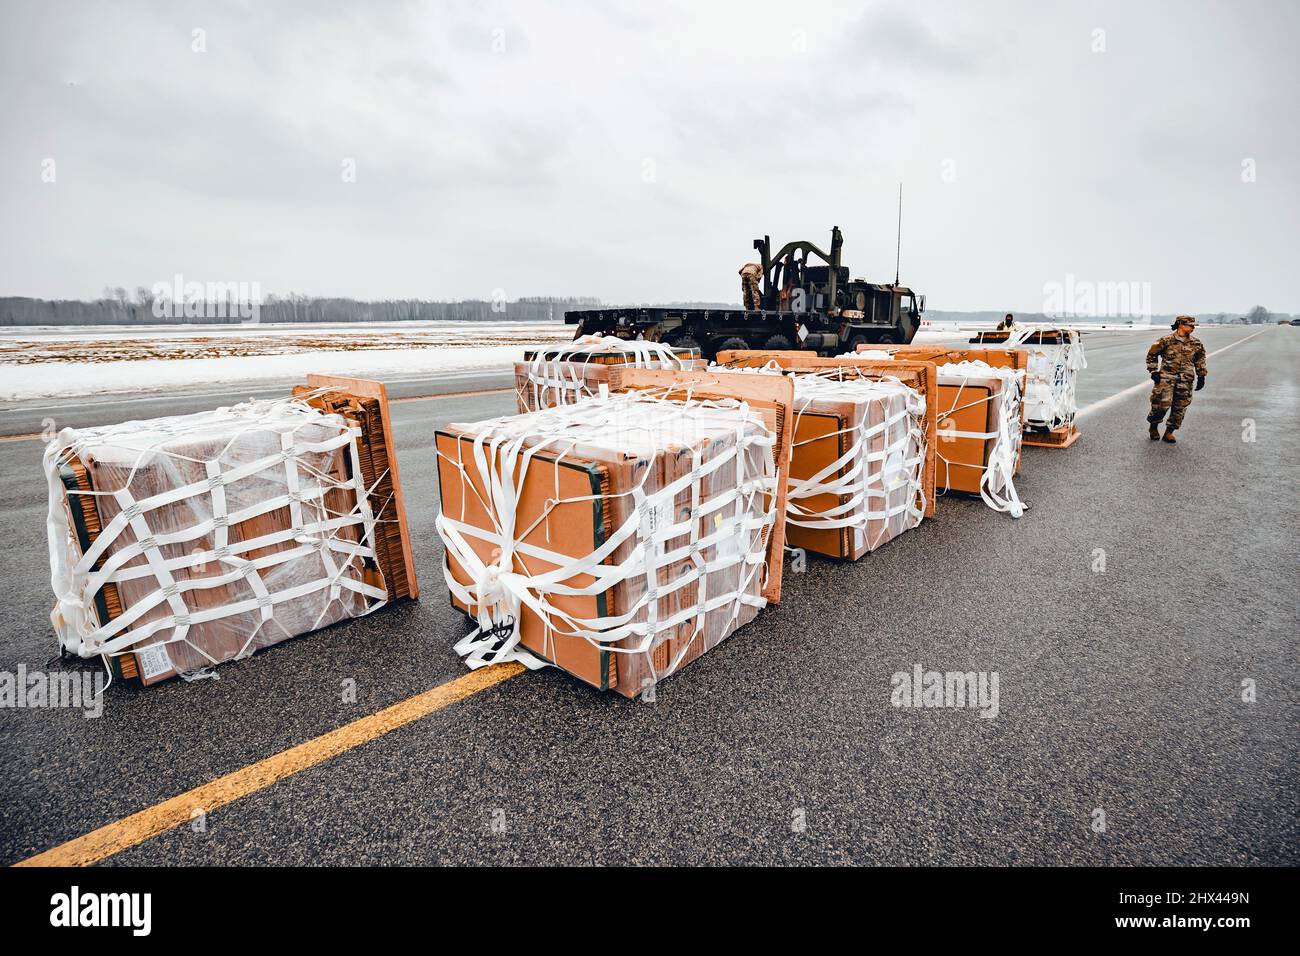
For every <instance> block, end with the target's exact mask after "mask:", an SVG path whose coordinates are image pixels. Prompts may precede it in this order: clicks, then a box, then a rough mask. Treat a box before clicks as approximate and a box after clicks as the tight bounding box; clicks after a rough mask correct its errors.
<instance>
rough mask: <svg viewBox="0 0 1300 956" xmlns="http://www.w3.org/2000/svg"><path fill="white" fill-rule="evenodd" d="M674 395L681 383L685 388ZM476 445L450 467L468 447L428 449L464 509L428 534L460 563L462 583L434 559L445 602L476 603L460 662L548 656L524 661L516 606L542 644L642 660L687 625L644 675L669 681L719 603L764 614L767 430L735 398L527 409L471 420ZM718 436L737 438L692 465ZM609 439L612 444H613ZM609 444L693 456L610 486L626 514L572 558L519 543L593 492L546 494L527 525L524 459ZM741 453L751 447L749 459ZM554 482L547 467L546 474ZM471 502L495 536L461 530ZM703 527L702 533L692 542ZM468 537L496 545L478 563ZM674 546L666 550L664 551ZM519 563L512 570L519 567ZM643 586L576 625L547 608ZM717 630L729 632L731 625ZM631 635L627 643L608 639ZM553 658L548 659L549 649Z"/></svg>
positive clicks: (630, 398) (625, 399) (533, 664)
mask: <svg viewBox="0 0 1300 956" xmlns="http://www.w3.org/2000/svg"><path fill="white" fill-rule="evenodd" d="M683 388H685V387H683ZM473 427H474V428H475V429H476V430H477V431H476V434H475V435H474V441H473V459H472V460H471V461H464V460H461V457H460V456H461V449H462V448H463V447H464V445H465V442H463V441H457V443H456V448H457V456H458V457H457V458H455V459H452V458H450V457H448V456H447V455H445V454H443V453H442V452H441V451H440V452H439V457H440V458H441V459H442V460H444V461H446V462H448V463H449V464H450V465H451V466H452V467H454V468H455V469H456V470H457V471H458V473H459V474H460V479H461V502H462V506H461V510H462V514H461V515H460V516H459V517H453V516H451V515H449V514H447V513H446V512H445V511H443V512H440V513H439V515H438V517H437V519H436V527H437V529H438V535H439V537H441V539H442V541H443V543H444V544H445V545H446V547H447V551H448V552H449V554H450V555H454V557H455V559H456V561H457V562H458V563H459V565H460V567H461V568H462V569H464V570H465V571H466V572H467V573H468V574H469V576H470V577H471V578H472V579H473V580H472V581H471V582H470V583H468V584H462V583H461V582H459V581H457V580H456V579H455V577H454V576H453V575H452V572H451V568H450V566H449V564H448V563H447V562H446V561H444V564H443V575H444V577H445V579H446V582H447V587H448V588H449V589H450V590H451V593H452V595H453V596H454V597H456V598H457V599H459V600H460V601H461V602H463V603H464V604H465V605H466V606H467V607H471V608H474V609H475V616H476V619H477V623H478V627H477V628H476V629H475V630H474V631H473V632H471V633H470V634H468V635H467V636H466V637H464V638H463V639H462V640H460V641H459V642H458V643H457V644H456V645H455V650H456V653H458V654H460V655H461V656H462V657H464V659H465V663H466V664H467V665H468V666H469V667H471V668H478V667H483V666H486V665H488V664H495V663H498V662H501V661H519V662H520V663H522V664H524V665H525V666H527V667H529V668H531V669H536V668H540V667H545V666H547V665H548V664H549V663H550V662H549V661H547V660H544V659H543V658H541V657H538V656H537V655H535V654H532V653H530V652H529V651H528V650H527V649H526V648H525V647H523V646H522V645H521V644H520V638H521V632H520V625H521V611H522V610H523V609H525V608H526V609H527V610H529V611H531V612H532V613H534V614H536V615H537V616H538V617H539V618H540V619H541V620H542V621H543V622H544V623H545V625H546V628H547V647H548V650H550V649H551V646H552V645H551V643H550V642H551V641H553V639H554V637H555V636H558V635H563V636H569V637H577V638H581V639H582V640H585V641H587V642H588V643H589V644H591V645H592V646H593V647H596V648H603V649H605V650H609V651H614V652H617V653H623V654H643V653H646V652H647V651H649V650H650V648H651V646H652V644H653V641H654V638H655V635H656V634H657V633H659V632H660V631H663V630H666V629H670V628H674V627H676V626H677V625H680V624H683V623H686V622H691V623H692V624H693V630H692V633H691V636H690V638H689V640H688V641H684V642H683V646H682V647H681V649H680V651H679V652H678V654H677V655H676V656H675V657H674V659H672V660H671V661H669V662H668V665H667V667H666V668H665V669H664V670H663V671H662V672H659V673H655V674H654V680H658V679H659V678H660V677H664V676H667V675H668V674H671V673H673V671H674V670H675V669H676V668H677V666H678V664H679V663H680V661H681V660H682V658H683V657H684V656H685V655H686V653H687V651H688V650H689V649H690V646H691V644H692V643H693V642H694V641H696V640H701V641H702V640H703V633H702V632H703V628H704V623H705V615H706V614H707V613H708V612H711V611H714V610H717V609H719V608H724V609H729V613H730V617H729V621H730V622H732V623H734V622H735V620H736V618H737V617H738V616H739V614H740V611H741V608H742V606H744V605H749V606H752V607H756V608H761V607H763V606H765V605H766V603H767V602H766V600H765V599H764V598H763V597H762V596H761V589H762V581H763V577H764V574H765V571H766V552H767V535H768V534H769V532H770V529H771V527H772V525H773V523H774V520H775V512H776V504H775V503H776V498H777V496H776V471H775V466H774V463H773V461H772V447H773V445H774V443H775V440H776V438H775V436H774V435H773V434H772V433H771V432H770V431H769V430H768V429H767V428H766V426H765V425H764V424H763V422H762V419H761V418H760V417H759V416H758V414H757V413H756V412H754V411H753V410H751V409H750V408H749V406H748V405H747V404H745V403H743V402H736V401H731V400H724V401H693V400H690V399H689V398H687V399H686V400H684V401H681V402H675V401H664V400H661V399H658V398H650V397H647V396H643V395H637V394H631V395H615V396H611V397H605V396H602V397H599V398H595V399H592V400H589V401H586V402H582V403H581V404H578V405H570V406H564V407H557V408H551V409H547V410H543V411H538V412H533V413H530V414H526V415H516V416H510V417H504V418H497V419H492V420H490V421H486V422H479V423H477V424H476V425H475V426H473ZM720 429H727V430H729V431H730V432H731V433H732V434H733V436H734V441H732V442H728V443H727V444H726V445H725V447H723V448H713V449H712V450H711V454H710V455H709V456H708V459H707V460H702V456H701V446H702V445H703V444H705V442H704V441H703V439H705V438H707V436H708V435H710V434H715V435H716V434H718V432H719V431H720ZM611 443H612V444H611ZM584 445H585V446H599V447H602V448H610V447H613V448H617V449H619V450H621V451H623V452H625V453H626V454H628V455H640V456H646V457H652V456H654V455H656V454H658V453H660V452H661V451H662V450H663V449H665V448H667V447H669V446H670V445H673V446H676V445H682V446H685V447H687V448H688V449H689V451H690V454H691V455H692V469H691V471H690V472H688V473H686V474H684V475H682V476H681V477H679V478H677V479H676V480H674V481H672V482H670V483H669V484H667V485H664V486H663V487H661V488H658V489H649V488H647V484H648V479H649V478H650V476H651V474H652V473H653V471H654V469H653V468H646V469H644V470H643V471H642V475H641V479H640V481H639V482H638V483H637V484H636V485H635V486H634V487H633V488H631V490H630V491H625V492H613V493H611V494H610V495H608V496H606V497H607V498H608V499H614V498H619V497H625V496H629V495H630V497H631V503H632V505H633V506H634V507H633V508H632V509H631V510H630V512H629V514H628V517H627V518H626V520H624V521H623V522H622V524H620V525H619V526H618V527H617V528H615V529H614V531H613V533H612V534H610V535H609V536H608V537H606V538H605V540H604V542H603V543H602V544H601V545H600V546H599V547H597V548H596V549H595V550H593V551H592V552H591V553H590V554H588V555H586V556H584V557H581V558H576V559H575V558H574V557H573V556H571V555H566V554H560V553H557V552H554V551H551V550H549V549H547V548H543V547H539V546H537V545H533V544H528V543H525V542H524V541H523V539H524V538H526V537H527V536H528V535H529V533H530V532H532V531H533V530H534V529H536V528H537V527H539V526H540V525H542V524H543V523H544V522H546V521H547V520H548V519H549V517H550V515H551V513H552V512H553V511H554V510H555V508H556V507H557V506H558V505H560V504H562V503H569V502H583V501H595V500H597V499H598V496H596V495H584V496H581V497H569V498H563V499H561V498H560V492H559V488H558V478H557V487H556V491H555V496H554V497H553V498H551V499H550V500H549V501H548V502H547V504H546V507H545V509H544V510H543V512H542V513H541V514H540V515H539V516H538V518H537V519H536V520H535V521H534V522H533V523H532V524H531V525H529V526H528V527H526V528H524V527H518V526H516V518H517V505H518V501H519V495H520V492H521V489H522V488H523V486H524V479H525V477H526V475H527V473H528V469H529V467H530V465H531V464H532V461H533V458H534V456H536V455H538V454H543V455H544V459H543V460H544V461H545V460H546V459H551V460H554V461H555V463H556V465H557V466H558V464H559V462H560V461H562V460H563V459H564V457H565V456H566V455H568V454H570V453H571V452H573V451H574V450H575V449H576V448H578V446H584ZM751 449H757V450H759V451H760V452H761V453H760V454H753V453H751ZM731 462H734V463H735V480H734V481H733V482H729V483H728V487H727V488H726V489H725V490H723V491H722V492H720V493H718V494H715V495H714V496H713V497H710V498H703V497H702V494H703V491H704V479H705V478H706V477H707V476H709V475H710V474H712V473H713V472H715V471H717V470H718V469H720V468H722V467H724V466H726V465H728V464H729V463H731ZM471 470H472V471H473V473H474V474H475V475H476V476H477V478H478V479H479V481H480V482H481V485H482V487H483V488H484V489H486V492H487V496H488V497H487V500H484V499H483V497H482V496H481V495H479V493H478V490H477V489H476V488H475V485H474V483H473V482H472V481H471V480H470V479H469V477H468V476H469V473H470V472H471ZM555 471H556V473H557V474H558V467H556V468H555ZM684 492H685V493H687V494H689V496H690V500H691V507H690V509H689V513H688V514H686V515H685V516H684V517H682V518H681V519H680V520H675V521H674V520H672V519H671V518H670V517H668V516H671V515H673V514H674V510H675V509H674V499H675V498H676V497H677V496H678V495H679V494H682V493H684ZM470 495H473V496H474V497H476V498H478V499H479V501H480V503H481V504H482V505H483V507H484V509H485V510H486V511H487V514H488V515H489V516H490V519H491V521H492V524H493V530H491V531H488V530H486V529H483V528H480V527H476V526H474V525H471V524H468V523H467V522H466V521H465V520H464V518H465V515H464V513H463V512H464V502H465V501H466V500H468V496H470ZM703 519H711V520H710V521H709V522H708V524H707V525H706V526H707V527H709V528H712V529H713V530H712V531H711V532H710V533H708V534H704V535H701V533H700V530H701V525H702V524H705V521H704V520H703ZM470 538H475V539H477V540H479V541H485V542H488V543H489V544H490V545H492V546H493V547H494V549H499V550H498V551H496V558H495V560H494V561H492V562H491V563H487V562H485V561H484V560H483V559H482V558H480V557H479V556H478V553H477V552H476V551H475V550H474V548H473V547H471V546H470V541H469V539H470ZM633 539H635V542H636V544H635V547H633V548H632V549H631V551H630V552H629V553H628V554H627V555H626V556H625V557H624V558H622V560H619V561H616V562H615V563H610V564H606V563H604V562H605V561H606V560H607V559H611V558H612V556H613V555H614V554H615V552H616V551H618V549H619V547H620V546H621V545H623V544H624V543H625V542H629V541H632V540H633ZM673 540H680V541H681V542H682V543H680V544H679V545H678V546H677V547H675V548H673V549H672V550H667V543H668V542H670V541H673ZM710 548H712V549H713V555H714V557H713V558H712V559H711V560H705V557H704V552H705V551H706V550H707V549H710ZM688 559H689V561H690V562H691V563H692V567H691V568H690V569H689V570H687V571H686V572H685V573H683V574H680V575H679V576H677V577H675V578H674V579H673V580H671V581H664V580H661V575H660V571H661V569H663V568H665V567H668V566H670V565H672V564H674V563H676V562H683V561H686V560H688ZM534 561H536V562H541V563H545V564H550V565H555V568H554V570H551V571H545V572H536V573H534V572H531V571H530V570H528V567H529V563H530V562H534ZM732 567H734V568H736V569H737V571H738V572H739V573H738V574H737V576H736V578H737V580H738V582H739V584H738V586H736V587H735V588H729V589H727V590H724V591H722V592H721V593H718V594H709V593H707V589H706V580H711V579H710V578H707V576H708V575H711V574H713V572H716V571H723V570H725V569H728V568H732ZM518 568H522V569H523V570H518ZM580 575H591V576H592V581H591V583H590V584H587V585H575V584H573V583H571V582H572V581H573V580H574V579H575V578H577V577H578V576H580ZM638 579H640V580H641V581H643V582H644V591H643V592H642V593H641V594H640V596H639V597H638V598H637V600H636V601H635V602H634V603H633V604H632V606H631V607H629V608H628V609H627V611H626V612H625V613H622V614H618V615H613V616H607V617H598V618H592V619H582V618H576V617H574V616H572V615H571V614H569V613H567V612H566V611H565V610H563V609H562V608H560V607H557V606H556V605H555V604H554V603H553V602H552V600H551V599H552V597H554V596H557V595H597V594H601V593H603V592H606V591H608V590H610V589H611V588H613V587H615V585H618V584H620V583H622V582H625V581H626V582H634V583H636V584H637V588H638V589H640V586H641V584H640V581H638ZM692 583H696V584H698V600H697V601H696V602H695V603H694V604H693V605H690V606H687V607H683V608H682V609H681V610H680V611H678V612H677V613H676V614H672V615H670V616H667V617H660V616H659V602H660V600H661V599H663V598H664V597H666V596H669V595H672V594H673V593H675V592H677V591H680V590H681V589H682V588H685V587H686V586H687V585H690V584H692ZM730 626H731V625H730V624H728V629H730ZM628 638H634V639H635V640H632V641H630V642H629V644H628V646H623V647H615V646H614V645H615V644H616V643H618V642H621V641H624V640H626V639H628ZM552 656H554V655H553V654H552Z"/></svg>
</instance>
